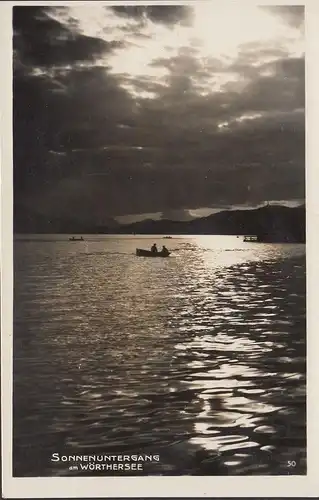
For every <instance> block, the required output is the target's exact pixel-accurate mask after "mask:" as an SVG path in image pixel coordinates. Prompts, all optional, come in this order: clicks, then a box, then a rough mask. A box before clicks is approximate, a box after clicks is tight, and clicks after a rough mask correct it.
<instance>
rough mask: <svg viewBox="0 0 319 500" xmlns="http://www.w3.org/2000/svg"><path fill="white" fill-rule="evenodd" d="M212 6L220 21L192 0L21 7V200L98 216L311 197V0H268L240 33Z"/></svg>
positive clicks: (17, 90) (17, 54)
mask: <svg viewBox="0 0 319 500" xmlns="http://www.w3.org/2000/svg"><path fill="white" fill-rule="evenodd" d="M206 5H207V2H206ZM211 8H212V7H211ZM196 9H197V10H196ZM214 9H215V10H214V11H212V12H213V13H214V15H215V18H214V23H213V27H214V30H215V31H214V32H213V33H210V31H207V27H205V21H204V20H205V12H202V11H201V10H200V9H199V7H198V8H197V7H196V6H195V8H190V7H186V6H185V7H184V6H146V7H145V6H132V7H112V8H111V7H108V8H106V7H104V6H97V7H90V9H89V8H88V7H74V8H56V9H52V8H48V7H47V8H44V7H15V8H14V15H13V26H14V82H13V84H14V87H13V88H14V186H15V202H16V205H17V207H18V210H19V209H20V210H30V211H33V212H37V213H42V214H46V215H47V216H48V217H50V216H53V215H59V216H62V217H63V216H68V217H69V216H70V214H72V216H74V217H76V218H79V219H84V218H85V220H91V221H92V222H93V221H95V220H97V219H98V220H99V221H103V219H104V218H105V219H107V218H108V217H110V216H119V215H126V214H134V213H136V214H141V213H151V212H161V213H164V214H168V213H172V211H174V213H175V214H178V213H179V214H181V216H183V217H184V215H185V213H187V212H185V210H189V209H200V208H202V207H215V208H216V207H221V208H222V207H224V206H231V205H241V204H243V205H245V204H246V205H255V204H256V203H259V202H263V201H265V200H295V199H302V198H303V197H304V142H305V141H304V106H305V82H304V79H305V78H304V74H305V70H304V54H303V9H302V8H300V7H272V8H267V9H259V10H258V11H256V12H254V16H255V19H256V24H257V25H258V23H259V25H258V26H259V30H257V29H256V34H255V32H254V31H253V29H252V31H251V32H249V31H248V33H246V31H245V24H244V21H245V17H243V19H242V23H241V20H240V19H237V20H236V24H234V25H231V26H230V27H231V28H232V31H233V38H232V39H231V40H230V38H231V36H232V33H231V32H230V33H229V35H228V37H225V36H224V30H226V29H227V22H229V23H231V22H232V23H233V21H231V20H230V19H229V20H228V19H227V16H226V17H225V15H224V14H222V13H220V12H219V9H218V8H217V7H214ZM218 16H220V19H219V17H218ZM243 16H244V14H243ZM247 16H248V17H247ZM206 17H207V15H206ZM248 18H249V12H248V13H247V14H246V20H247V19H248ZM223 23H224V24H223ZM248 26H249V25H248ZM258 26H257V27H258ZM201 27H202V28H203V33H201ZM205 29H206V31H205ZM246 30H247V28H246ZM263 30H264V31H263ZM271 30H272V31H271ZM270 31H271V36H269V35H268V33H269V32H270ZM250 35H251V36H250ZM218 41H220V43H218Z"/></svg>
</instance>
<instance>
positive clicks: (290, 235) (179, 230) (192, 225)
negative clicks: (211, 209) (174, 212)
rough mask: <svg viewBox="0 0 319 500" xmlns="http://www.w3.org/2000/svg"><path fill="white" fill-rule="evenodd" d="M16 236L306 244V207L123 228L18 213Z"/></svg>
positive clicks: (269, 208)
mask: <svg viewBox="0 0 319 500" xmlns="http://www.w3.org/2000/svg"><path fill="white" fill-rule="evenodd" d="M14 231H15V233H72V234H73V233H74V234H77V233H78V234H134V233H135V234H165V235H169V234H183V235H185V234H194V235H195V234H212V235H213V234H223V235H228V234H229V235H231V234H234V235H258V236H260V238H261V239H262V240H265V241H267V240H269V241H291V242H304V241H305V205H301V206H298V207H294V208H289V207H285V206H279V205H267V206H263V207H260V208H257V209H251V210H225V211H223V212H218V213H217V214H213V215H209V216H208V217H202V218H197V219H193V220H190V221H172V220H165V219H161V220H151V219H146V220H143V221H140V222H135V223H132V224H126V225H120V224H118V223H117V222H116V221H115V220H114V219H111V218H110V219H107V225H103V226H101V225H92V224H88V223H87V222H86V223H83V222H80V221H78V220H76V219H72V218H71V217H70V218H69V219H66V218H63V219H62V218H55V219H52V218H51V219H50V220H49V219H48V217H47V216H44V215H39V214H36V213H30V212H29V211H23V210H21V207H20V209H19V210H17V207H15V217H14Z"/></svg>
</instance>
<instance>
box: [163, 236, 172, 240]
mask: <svg viewBox="0 0 319 500" xmlns="http://www.w3.org/2000/svg"><path fill="white" fill-rule="evenodd" d="M163 239H164V240H171V239H172V237H171V236H164V238H163Z"/></svg>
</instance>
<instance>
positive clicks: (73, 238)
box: [69, 236, 84, 241]
mask: <svg viewBox="0 0 319 500" xmlns="http://www.w3.org/2000/svg"><path fill="white" fill-rule="evenodd" d="M69 241H84V239H83V236H81V238H75V237H74V236H72V237H71V238H69Z"/></svg>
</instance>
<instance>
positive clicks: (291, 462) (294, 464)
mask: <svg viewBox="0 0 319 500" xmlns="http://www.w3.org/2000/svg"><path fill="white" fill-rule="evenodd" d="M296 465H297V464H296V462H295V461H294V460H288V467H296Z"/></svg>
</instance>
